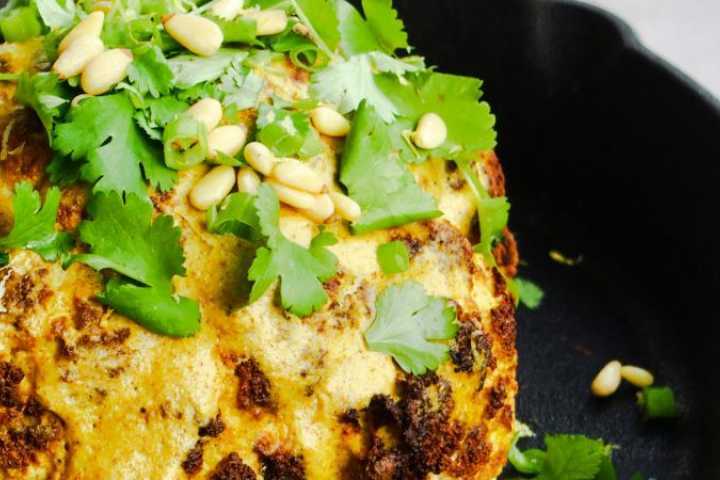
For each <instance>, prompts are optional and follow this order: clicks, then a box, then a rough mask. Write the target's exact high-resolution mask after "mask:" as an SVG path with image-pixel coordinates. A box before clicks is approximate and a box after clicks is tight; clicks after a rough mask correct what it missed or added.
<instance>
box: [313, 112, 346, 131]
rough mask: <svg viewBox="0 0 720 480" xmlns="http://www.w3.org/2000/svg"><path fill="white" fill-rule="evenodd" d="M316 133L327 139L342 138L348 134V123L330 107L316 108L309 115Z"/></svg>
mask: <svg viewBox="0 0 720 480" xmlns="http://www.w3.org/2000/svg"><path fill="white" fill-rule="evenodd" d="M310 118H311V119H312V123H313V125H315V128H317V130H318V132H320V133H322V134H323V135H327V136H328V137H344V136H345V135H347V134H348V133H350V122H349V121H348V119H347V118H345V117H343V116H342V115H340V114H339V113H338V112H337V111H336V110H333V109H332V108H330V107H317V108H316V109H314V110H313V111H312V113H311V114H310Z"/></svg>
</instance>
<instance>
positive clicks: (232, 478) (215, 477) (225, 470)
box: [210, 452, 257, 480]
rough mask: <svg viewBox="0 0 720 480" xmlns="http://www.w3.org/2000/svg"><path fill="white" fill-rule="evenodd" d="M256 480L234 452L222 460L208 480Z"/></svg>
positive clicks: (253, 473) (253, 474) (251, 471)
mask: <svg viewBox="0 0 720 480" xmlns="http://www.w3.org/2000/svg"><path fill="white" fill-rule="evenodd" d="M256 478H257V477H256V476H255V472H253V470H252V468H250V467H248V466H247V465H245V463H243V461H242V459H241V458H240V456H239V455H238V454H237V453H235V452H232V453H230V454H229V455H228V456H227V457H225V458H223V459H222V460H221V461H220V463H218V465H217V467H215V471H214V472H213V473H212V475H210V480H255V479H256Z"/></svg>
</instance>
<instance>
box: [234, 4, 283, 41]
mask: <svg viewBox="0 0 720 480" xmlns="http://www.w3.org/2000/svg"><path fill="white" fill-rule="evenodd" d="M244 17H245V18H250V19H252V20H255V22H256V24H257V31H256V33H257V36H258V37H262V36H264V35H276V34H278V33H280V32H282V31H283V30H285V27H287V24H288V18H287V14H286V13H285V10H253V11H250V12H246V13H245V14H244Z"/></svg>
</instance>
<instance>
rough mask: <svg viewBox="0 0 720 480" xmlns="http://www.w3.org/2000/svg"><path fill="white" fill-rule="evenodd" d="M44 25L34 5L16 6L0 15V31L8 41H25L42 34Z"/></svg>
mask: <svg viewBox="0 0 720 480" xmlns="http://www.w3.org/2000/svg"><path fill="white" fill-rule="evenodd" d="M42 30H43V26H42V23H40V19H39V18H38V12H37V10H36V9H35V8H34V7H33V6H26V7H16V8H14V9H12V10H8V11H7V13H5V14H4V15H2V16H0V32H1V33H2V36H3V38H4V39H5V41H6V42H24V41H25V40H29V39H31V38H34V37H38V36H40V34H41V33H42Z"/></svg>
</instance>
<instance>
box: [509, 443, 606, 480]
mask: <svg viewBox="0 0 720 480" xmlns="http://www.w3.org/2000/svg"><path fill="white" fill-rule="evenodd" d="M545 447H546V451H543V450H538V449H530V450H525V451H520V450H519V449H518V448H517V446H516V445H513V448H512V450H511V452H510V455H509V457H508V460H509V461H510V463H511V464H512V466H513V468H515V470H517V471H518V472H520V473H524V474H528V475H536V476H534V477H532V478H534V479H535V480H611V479H613V478H616V477H614V473H615V469H614V467H613V465H612V459H611V454H612V450H611V447H610V446H608V445H605V444H604V443H603V442H602V441H601V440H593V439H591V438H588V437H585V436H583V435H546V436H545Z"/></svg>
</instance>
